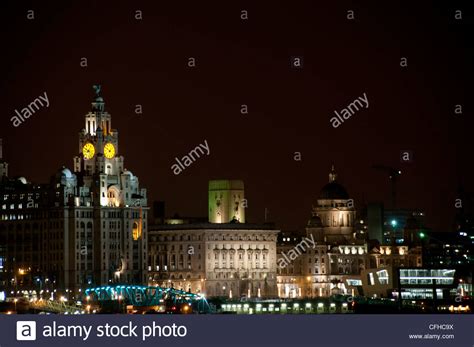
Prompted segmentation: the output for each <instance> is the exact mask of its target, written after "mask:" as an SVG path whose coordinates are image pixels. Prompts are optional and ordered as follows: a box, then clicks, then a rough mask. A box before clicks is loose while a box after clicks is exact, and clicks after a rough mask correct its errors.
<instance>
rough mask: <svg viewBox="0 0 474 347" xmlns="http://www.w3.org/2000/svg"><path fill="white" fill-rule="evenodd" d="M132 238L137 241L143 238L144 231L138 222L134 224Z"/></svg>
mask: <svg viewBox="0 0 474 347" xmlns="http://www.w3.org/2000/svg"><path fill="white" fill-rule="evenodd" d="M132 236H133V240H135V241H136V240H138V239H139V238H140V237H141V236H142V231H141V229H140V227H139V226H138V223H137V222H134V223H133V230H132Z"/></svg>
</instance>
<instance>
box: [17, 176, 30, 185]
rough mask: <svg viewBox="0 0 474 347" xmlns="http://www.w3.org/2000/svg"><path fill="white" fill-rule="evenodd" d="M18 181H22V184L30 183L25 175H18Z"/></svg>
mask: <svg viewBox="0 0 474 347" xmlns="http://www.w3.org/2000/svg"><path fill="white" fill-rule="evenodd" d="M17 181H18V182H21V183H22V184H28V181H27V180H26V178H25V177H18V178H17Z"/></svg>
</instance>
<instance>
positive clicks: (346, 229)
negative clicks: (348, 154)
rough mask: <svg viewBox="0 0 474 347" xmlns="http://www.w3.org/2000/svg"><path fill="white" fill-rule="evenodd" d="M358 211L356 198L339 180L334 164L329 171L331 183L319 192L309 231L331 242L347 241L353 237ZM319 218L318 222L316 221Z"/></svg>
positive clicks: (319, 238) (321, 239)
mask: <svg viewBox="0 0 474 347" xmlns="http://www.w3.org/2000/svg"><path fill="white" fill-rule="evenodd" d="M355 217H356V212H355V208H354V200H352V199H350V198H349V194H348V193H347V190H346V188H344V186H342V185H341V184H339V183H338V182H337V173H336V171H335V170H334V166H333V167H332V169H331V172H330V173H329V183H327V184H326V185H325V186H324V187H323V188H322V189H321V191H320V192H319V196H318V199H317V202H316V206H313V208H312V217H311V220H310V221H309V222H308V228H307V232H308V233H312V234H314V236H315V239H316V240H319V241H324V242H327V243H330V244H334V243H346V242H348V241H350V240H351V239H352V238H353V234H354V225H355ZM315 220H317V222H315Z"/></svg>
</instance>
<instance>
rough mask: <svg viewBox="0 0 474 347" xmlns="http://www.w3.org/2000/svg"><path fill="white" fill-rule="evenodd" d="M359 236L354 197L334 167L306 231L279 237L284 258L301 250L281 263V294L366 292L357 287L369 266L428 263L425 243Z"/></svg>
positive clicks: (294, 295)
mask: <svg viewBox="0 0 474 347" xmlns="http://www.w3.org/2000/svg"><path fill="white" fill-rule="evenodd" d="M366 235H367V236H368V234H366ZM359 236H360V234H358V233H356V212H355V207H354V200H353V199H350V197H349V194H348V193H347V191H346V189H345V188H344V187H343V186H342V185H340V184H339V183H338V182H337V174H336V172H335V170H334V167H333V168H332V170H331V172H330V173H329V183H328V184H326V185H325V186H324V187H323V188H322V189H321V191H320V194H319V196H318V199H317V203H316V206H313V209H312V217H311V219H310V220H309V222H308V224H307V227H306V230H305V234H304V235H303V236H301V235H299V236H298V237H296V238H295V237H288V236H287V237H285V236H284V237H283V238H280V239H279V243H278V259H281V258H282V257H285V256H286V255H287V254H288V252H290V251H291V250H299V251H298V253H299V254H298V255H297V256H296V258H295V259H294V260H293V261H292V262H291V263H290V264H289V265H288V266H284V267H278V276H277V283H278V294H279V296H280V297H283V298H297V297H311V298H312V297H326V296H331V295H334V294H352V295H356V294H360V295H362V293H357V292H354V291H353V290H352V289H354V287H356V285H355V284H357V283H360V285H361V283H362V282H361V277H360V276H361V273H362V272H363V271H365V270H366V269H371V268H376V269H381V268H384V267H385V266H395V267H404V266H413V267H416V266H421V265H422V254H421V247H418V246H411V245H397V246H392V245H389V246H383V247H380V246H379V245H378V244H376V245H373V244H372V243H371V242H369V240H368V239H367V238H365V239H361V238H360V237H359ZM309 240H311V242H309ZM303 241H306V242H307V243H309V245H310V247H301V242H303ZM303 248H304V249H303Z"/></svg>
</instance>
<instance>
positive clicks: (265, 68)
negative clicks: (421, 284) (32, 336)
mask: <svg viewBox="0 0 474 347" xmlns="http://www.w3.org/2000/svg"><path fill="white" fill-rule="evenodd" d="M2 6H5V5H2ZM163 6H164V7H160V8H158V7H157V5H151V4H147V5H143V6H132V5H120V6H118V5H117V6H113V7H107V10H106V9H105V7H97V6H94V5H90V4H86V5H81V6H76V5H62V6H61V7H53V6H49V5H44V7H41V8H37V9H36V8H34V7H32V8H33V9H34V10H36V12H35V17H34V19H33V20H29V19H27V18H26V16H25V13H26V12H27V10H28V9H27V8H14V9H9V8H8V7H7V6H5V10H4V11H1V12H2V25H5V26H8V27H10V28H13V29H14V30H15V31H16V35H15V36H5V37H4V40H5V43H6V46H9V47H12V49H9V50H7V52H5V54H4V55H3V57H2V59H4V60H5V63H4V64H2V66H3V67H4V68H5V67H8V69H7V71H5V72H4V75H5V79H4V80H2V81H1V82H0V85H1V87H2V89H3V90H4V93H2V95H1V96H0V100H1V102H2V105H3V106H2V109H3V112H2V116H1V117H0V137H1V138H3V139H4V157H5V158H6V159H7V160H8V161H9V162H10V170H11V173H12V175H19V176H23V175H24V176H26V177H27V178H28V179H30V180H31V181H34V182H47V181H48V180H49V178H50V177H49V175H50V173H53V172H55V171H56V170H57V169H58V168H59V167H61V166H63V165H64V166H66V167H71V166H72V162H71V159H70V158H71V154H72V155H74V154H76V152H77V149H76V148H77V147H76V146H77V145H76V143H75V139H74V137H73V136H71V135H70V134H74V133H76V132H77V129H78V126H79V125H80V124H81V117H82V115H83V110H84V109H85V108H86V107H87V102H88V100H89V99H90V85H92V84H94V83H101V84H102V85H103V88H104V91H103V95H104V98H105V100H106V102H107V107H108V109H109V110H110V112H111V113H113V114H114V120H115V124H116V125H117V128H119V129H128V130H129V131H128V132H127V134H126V135H124V136H123V137H122V138H121V141H122V144H123V146H122V148H123V153H122V154H123V155H124V156H126V157H127V158H129V159H128V160H129V161H128V163H129V164H128V165H129V166H130V167H133V168H134V171H135V172H136V174H137V175H139V176H140V177H141V179H142V182H143V184H144V185H145V186H146V187H148V189H149V194H150V197H152V199H153V200H164V201H166V202H167V214H168V215H173V214H174V213H175V212H178V213H180V214H181V215H195V216H200V215H203V216H205V215H206V210H205V203H204V202H205V195H206V182H207V180H209V179H215V178H232V177H235V178H240V179H242V180H244V181H245V183H246V186H247V191H248V199H249V208H248V210H249V213H248V218H249V220H252V221H255V222H262V221H263V220H264V215H265V208H267V209H268V211H269V218H270V219H271V220H272V221H274V222H276V223H277V224H278V225H279V226H281V227H282V228H283V229H299V228H302V227H303V226H304V223H305V221H306V220H307V219H308V217H309V215H310V209H309V208H308V206H311V204H312V203H313V202H314V200H315V199H316V196H317V194H318V192H319V189H320V186H321V185H322V184H323V183H324V182H326V175H327V172H328V170H329V169H330V167H331V165H333V164H334V165H335V166H336V169H337V171H338V173H339V177H340V180H341V182H342V183H343V184H344V185H345V186H346V187H347V189H348V191H349V193H350V194H351V197H353V198H354V200H355V201H356V204H357V205H356V207H359V206H360V204H362V203H363V202H368V201H383V202H385V204H386V206H387V207H389V205H390V182H388V179H387V177H386V175H385V174H384V173H382V172H380V171H377V170H374V169H373V168H372V167H373V166H374V165H385V166H388V167H395V168H399V169H400V170H401V171H402V176H401V177H400V179H399V181H398V202H399V206H400V207H403V208H421V209H422V210H423V211H425V212H426V216H427V225H428V226H429V227H432V228H433V229H435V230H439V231H449V230H452V226H453V221H454V216H455V212H456V209H455V199H456V198H458V194H457V191H458V189H459V187H460V186H462V187H463V188H464V189H465V190H466V191H467V192H472V191H474V187H473V182H472V180H471V179H470V177H472V176H473V174H474V169H473V163H472V161H470V160H466V158H469V156H470V150H469V147H470V146H469V129H472V128H473V118H472V117H470V114H471V107H470V105H469V99H468V95H467V94H466V90H468V89H467V88H466V86H467V85H468V81H469V78H470V76H472V66H471V64H470V63H469V61H470V60H471V58H472V47H470V46H469V45H467V42H468V41H467V34H466V30H464V29H465V27H466V25H467V24H465V22H463V21H461V22H460V21H456V18H455V16H454V14H455V10H456V9H455V8H454V7H450V6H449V5H445V7H443V8H439V9H434V8H425V7H423V6H421V5H419V4H411V5H410V6H409V10H406V8H404V7H400V8H391V10H390V11H387V10H386V9H385V8H383V7H374V8H372V9H371V13H370V14H369V13H368V12H367V10H366V9H364V8H361V7H356V6H353V5H351V6H347V7H346V6H343V5H335V4H334V5H324V6H322V5H316V4H310V3H303V4H302V5H301V7H294V8H292V9H291V10H290V11H288V9H286V8H284V7H283V6H280V5H275V6H274V7H272V8H270V9H267V8H263V7H262V6H259V5H253V4H248V5H246V6H244V5H241V6H237V5H222V6H221V7H218V8H215V7H212V6H210V5H189V6H188V7H186V8H185V9H183V10H182V11H181V10H180V11H177V10H178V9H177V8H176V7H175V6H173V5H170V4H166V5H163ZM137 10H140V11H142V19H141V20H137V19H136V18H135V17H136V11H137ZM243 10H245V11H247V12H248V20H243V19H241V16H242V11H243ZM348 11H353V13H354V18H355V19H354V20H353V21H352V20H351V19H350V16H349V14H348V13H349V12H348ZM3 16H4V17H3ZM47 18H53V19H54V20H47ZM400 18H403V25H402V26H400V24H399V23H400ZM382 19H383V22H384V29H386V30H385V31H384V30H374V29H373V28H374V27H376V26H377V25H378V24H379V22H380V21H381V20H382ZM99 22H100V23H103V24H102V26H101V28H100V29H98V28H97V27H96V25H90V23H99ZM466 22H467V21H466ZM117 23H120V24H121V26H119V27H117V25H116V24H117ZM216 27H218V28H219V31H216V30H215V28H216ZM35 28H36V29H35ZM59 28H61V30H59ZM328 28H331V29H329V30H328ZM423 28H429V30H431V31H432V33H433V35H428V34H427V32H426V31H425V29H423ZM33 32H35V33H36V34H35V35H32V33H33ZM66 32H68V34H66ZM76 42H80V43H81V44H80V45H79V46H78V45H76ZM57 47H61V49H60V50H59V49H58V48H57ZM436 47H442V48H443V49H437V48H436ZM354 52H357V54H354ZM295 57H299V58H301V66H300V67H298V68H297V67H295V66H292V65H291V63H292V59H293V58H295ZM190 58H194V59H195V67H194V68H192V67H190V66H189V63H190ZM84 59H85V60H84ZM404 59H405V60H404ZM58 62H60V63H58ZM404 65H406V66H404ZM23 81H29V83H28V88H25V85H24V83H23ZM71 81H73V82H72V83H71ZM44 92H47V95H48V99H49V107H47V108H42V109H39V110H37V111H36V112H35V114H34V115H33V116H31V117H30V118H29V119H28V120H26V121H25V122H23V123H22V124H21V125H19V126H18V127H14V126H13V125H12V124H11V121H10V118H11V117H13V116H14V115H15V110H20V109H21V108H22V107H24V106H25V105H28V104H29V103H30V102H31V101H32V100H34V99H35V98H36V97H37V96H38V95H41V94H42V93H44ZM363 93H366V95H367V98H368V101H369V104H370V106H369V107H368V108H367V109H360V110H359V111H358V112H357V113H354V114H353V115H352V116H351V117H350V119H347V120H345V122H344V123H343V124H341V125H340V126H338V127H337V128H334V127H333V126H332V125H331V122H330V119H331V117H333V116H334V111H335V110H336V111H338V112H339V111H340V110H341V109H343V108H344V107H346V106H347V105H348V104H349V103H351V102H353V100H355V99H356V98H357V97H358V96H360V95H362V94H363ZM136 105H141V106H142V113H141V114H136V113H135V112H136ZM242 105H246V106H247V112H248V113H243V114H242V113H241V111H242ZM459 105H461V109H462V113H458V112H459V107H458V106H459ZM38 130H39V134H37V131H38ZM204 139H206V140H207V141H208V143H209V146H210V148H211V150H212V153H211V154H210V155H209V156H205V157H202V158H201V159H200V160H199V162H196V163H195V164H193V166H191V167H189V168H187V169H186V171H185V172H183V173H181V174H179V176H177V175H175V174H174V173H173V171H172V169H171V166H172V164H173V161H174V158H175V157H177V156H180V155H182V154H184V153H188V152H189V150H190V149H192V148H194V147H195V146H196V145H197V144H199V143H202V142H203V141H204ZM38 141H39V142H40V145H38V144H37V143H38ZM403 150H408V151H412V152H413V162H412V163H401V162H400V152H401V151H403ZM295 152H300V153H301V161H296V160H294V158H295ZM25 156H27V157H28V160H24V159H23V158H24V157H25ZM36 158H41V161H38V160H37V159H36ZM40 165H41V168H42V170H41V171H40V170H37V169H35V167H38V166H40ZM275 187H278V189H274V188H275ZM188 194H189V196H192V197H193V199H183V198H182V196H184V195H188Z"/></svg>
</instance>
